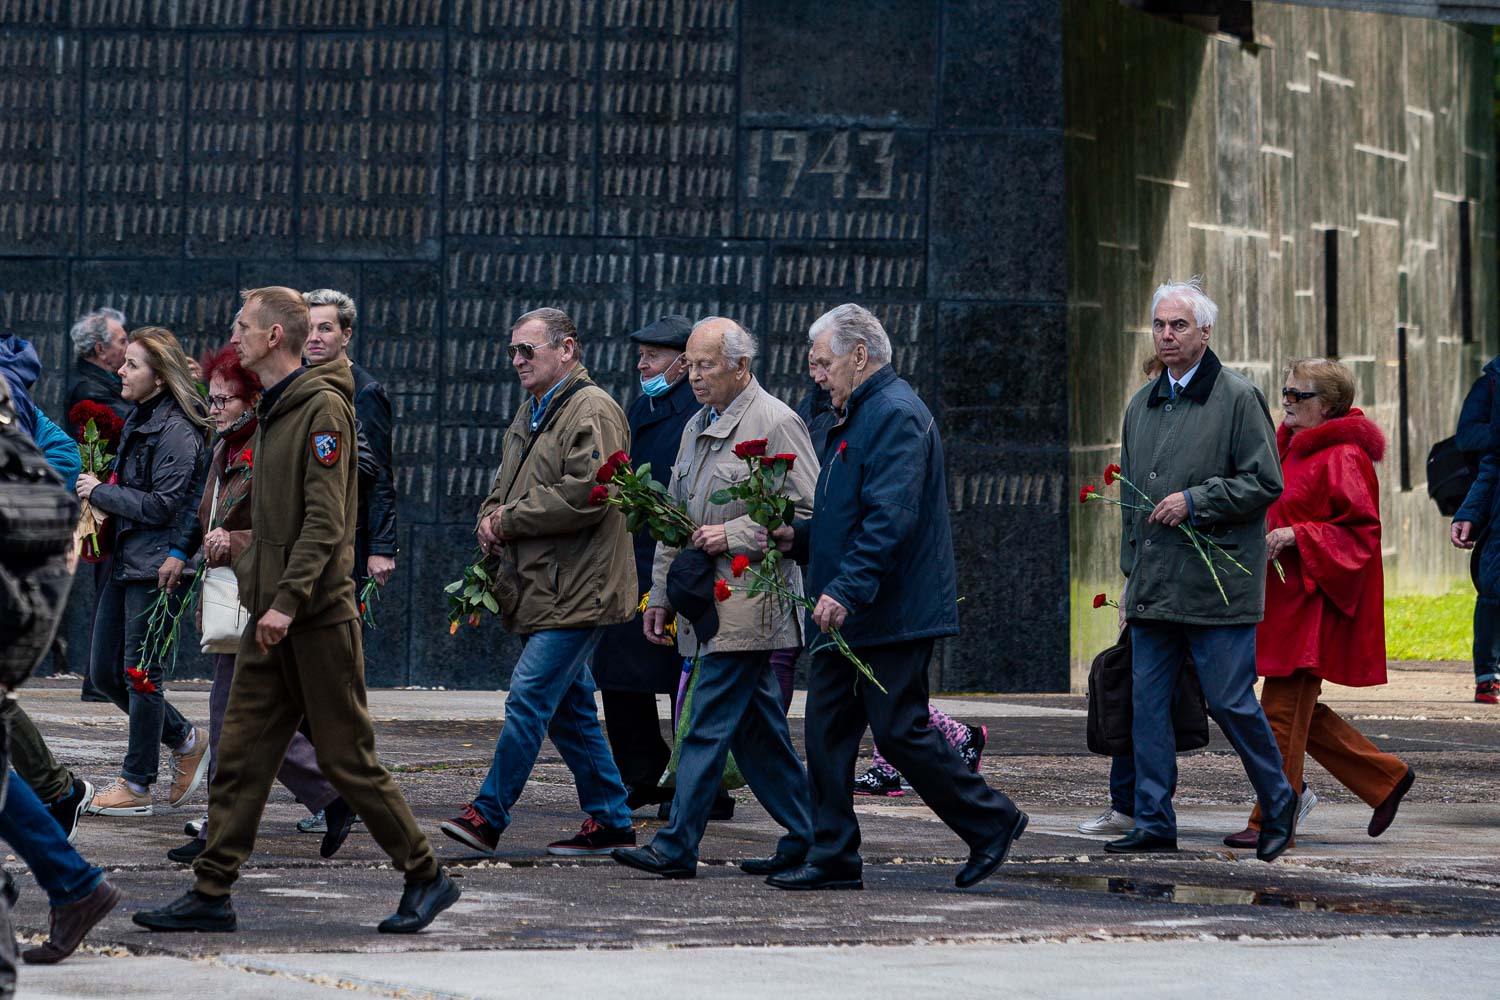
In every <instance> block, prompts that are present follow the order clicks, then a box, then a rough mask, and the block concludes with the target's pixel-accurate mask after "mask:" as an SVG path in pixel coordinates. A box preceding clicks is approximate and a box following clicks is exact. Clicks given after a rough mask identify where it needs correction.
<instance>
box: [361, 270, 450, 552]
mask: <svg viewBox="0 0 1500 1000" xmlns="http://www.w3.org/2000/svg"><path fill="white" fill-rule="evenodd" d="M363 273H364V277H363V280H362V282H361V285H360V287H361V290H362V292H363V294H362V295H360V297H359V298H357V299H356V300H355V304H356V305H357V306H358V308H359V315H358V318H357V319H356V320H355V321H354V339H353V340H352V341H350V350H351V353H352V354H353V357H354V359H355V360H356V361H358V362H359V363H360V364H361V365H363V366H364V367H366V368H368V369H369V370H370V372H371V373H372V374H373V375H375V377H376V378H378V379H380V381H381V383H382V384H384V386H385V389H386V392H387V393H388V394H389V395H390V399H391V413H392V416H393V417H394V420H395V427H394V431H393V434H392V439H391V445H392V450H393V452H394V466H395V474H396V495H397V497H398V498H399V502H398V507H397V517H398V518H399V519H400V522H401V523H402V524H406V523H410V522H417V523H423V524H426V523H431V522H432V521H434V520H435V519H436V518H437V484H438V481H439V475H440V469H441V468H442V465H441V463H440V461H439V455H438V434H439V431H438V411H439V407H438V395H439V392H440V381H439V380H440V378H441V374H440V370H439V367H438V345H439V343H440V342H441V334H442V314H441V309H440V303H441V302H442V287H443V279H442V274H441V273H440V271H439V266H438V265H437V264H366V265H364V268H363ZM401 561H402V562H403V563H404V562H405V561H406V560H405V559H403V560H401Z"/></svg>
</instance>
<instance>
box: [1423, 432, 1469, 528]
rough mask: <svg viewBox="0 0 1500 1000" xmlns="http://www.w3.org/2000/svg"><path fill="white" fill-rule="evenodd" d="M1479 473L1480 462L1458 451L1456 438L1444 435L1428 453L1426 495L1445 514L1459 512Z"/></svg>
mask: <svg viewBox="0 0 1500 1000" xmlns="http://www.w3.org/2000/svg"><path fill="white" fill-rule="evenodd" d="M1478 476H1479V463H1478V462H1477V461H1475V459H1474V456H1473V455H1471V454H1470V453H1469V452H1466V451H1459V450H1458V439H1457V438H1451V437H1448V438H1443V440H1441V441H1439V442H1438V443H1437V444H1435V445H1433V446H1432V450H1431V451H1429V452H1428V453H1427V495H1428V496H1430V497H1432V502H1433V503H1435V504H1437V508H1438V511H1439V512H1441V513H1442V515H1443V516H1444V517H1452V516H1453V515H1454V514H1457V513H1458V508H1460V507H1462V506H1463V503H1464V497H1466V496H1468V495H1469V487H1471V486H1473V485H1474V480H1475V479H1476V478H1477V477H1478Z"/></svg>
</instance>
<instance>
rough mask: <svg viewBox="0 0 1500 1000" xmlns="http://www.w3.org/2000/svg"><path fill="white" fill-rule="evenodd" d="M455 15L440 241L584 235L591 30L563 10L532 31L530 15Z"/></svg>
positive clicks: (480, 7)
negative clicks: (458, 29)
mask: <svg viewBox="0 0 1500 1000" xmlns="http://www.w3.org/2000/svg"><path fill="white" fill-rule="evenodd" d="M460 6H461V7H465V8H467V10H466V11H463V12H460V11H455V20H456V22H457V23H458V25H459V26H460V27H461V28H462V29H463V30H465V31H467V32H472V34H460V33H458V32H455V33H454V35H453V37H452V40H451V42H450V47H449V52H448V73H449V76H448V92H447V135H446V142H447V155H448V160H447V200H446V202H445V209H444V220H445V231H446V233H447V234H448V235H450V236H460V235H463V236H510V235H537V236H571V235H579V234H588V233H590V232H592V231H593V230H594V223H595V220H594V211H593V207H594V179H595V173H594V159H595V140H596V133H597V113H598V86H597V40H596V35H597V29H596V26H595V25H594V24H593V23H591V22H590V21H587V20H583V19H566V18H565V17H564V10H565V5H563V4H556V5H552V6H551V7H550V13H551V14H553V15H555V16H556V20H553V19H548V20H547V21H545V22H544V23H541V24H538V23H537V17H538V15H539V14H544V16H545V13H546V12H541V11H538V10H537V9H536V7H535V6H533V5H510V4H504V5H495V4H484V3H474V4H460ZM464 14H467V16H463V15H464ZM481 32H482V34H481Z"/></svg>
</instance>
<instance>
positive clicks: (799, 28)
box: [741, 0, 938, 126]
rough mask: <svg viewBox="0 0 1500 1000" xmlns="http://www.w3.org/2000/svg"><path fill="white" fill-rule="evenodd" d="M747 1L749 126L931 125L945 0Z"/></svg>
mask: <svg viewBox="0 0 1500 1000" xmlns="http://www.w3.org/2000/svg"><path fill="white" fill-rule="evenodd" d="M743 6H744V12H743V14H742V15H741V19H742V28H741V31H742V44H743V51H744V59H745V69H744V74H743V81H744V88H745V90H744V93H745V96H744V101H745V110H744V115H743V120H744V121H745V122H746V123H747V124H757V125H758V124H766V125H774V124H781V123H784V122H797V123H808V122H828V123H838V122H854V121H858V122H864V123H866V124H872V125H876V124H891V125H915V126H927V125H930V124H931V123H932V107H933V100H934V87H935V86H936V73H935V70H936V67H937V61H938V50H937V46H938V9H937V3H936V0H831V2H824V3H806V2H804V0H748V2H746V3H745V4H744V5H743ZM856 39H857V41H856Z"/></svg>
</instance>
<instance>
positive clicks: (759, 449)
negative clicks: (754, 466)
mask: <svg viewBox="0 0 1500 1000" xmlns="http://www.w3.org/2000/svg"><path fill="white" fill-rule="evenodd" d="M765 454H766V439H765V438H756V439H755V440H754V441H741V442H740V443H739V444H737V445H735V446H734V457H735V458H764V457H765Z"/></svg>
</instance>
